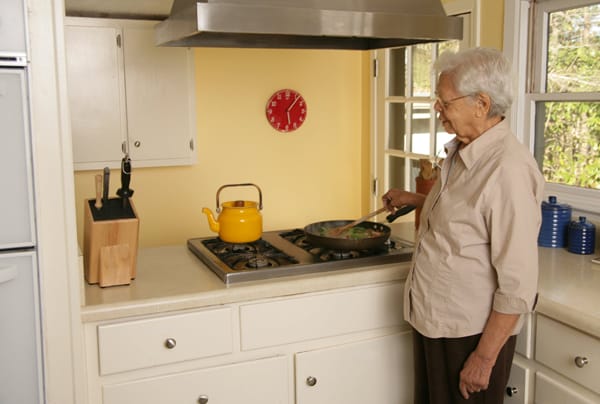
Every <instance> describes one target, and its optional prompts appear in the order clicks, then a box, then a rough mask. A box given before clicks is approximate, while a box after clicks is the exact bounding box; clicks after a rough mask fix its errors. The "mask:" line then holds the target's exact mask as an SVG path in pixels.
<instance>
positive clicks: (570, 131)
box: [538, 5, 600, 189]
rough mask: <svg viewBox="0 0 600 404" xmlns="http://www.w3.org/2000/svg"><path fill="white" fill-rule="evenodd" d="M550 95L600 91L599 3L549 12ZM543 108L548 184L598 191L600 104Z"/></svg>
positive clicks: (546, 105) (559, 104)
mask: <svg viewBox="0 0 600 404" xmlns="http://www.w3.org/2000/svg"><path fill="white" fill-rule="evenodd" d="M547 92H549V93H551V92H554V93H556V92H558V93H560V92H570V93H572V92H600V5H595V6H588V7H580V8H575V9H571V10H566V11H561V12H555V13H552V14H551V16H550V23H549V37H548V69H547ZM543 104H544V108H543V112H544V140H545V148H544V162H543V167H542V171H543V173H544V176H545V178H546V180H547V181H549V182H556V183H561V184H566V185H574V186H578V187H583V188H595V189H600V102H598V101H590V102H558V101H556V102H546V103H543ZM538 111H540V109H538Z"/></svg>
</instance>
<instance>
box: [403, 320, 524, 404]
mask: <svg viewBox="0 0 600 404" xmlns="http://www.w3.org/2000/svg"><path fill="white" fill-rule="evenodd" d="M480 338H481V334H477V335H472V336H469V337H463V338H427V337H425V336H423V335H421V334H419V333H418V332H417V331H413V350H414V370H415V401H414V403H415V404H459V403H466V404H502V403H503V402H504V392H505V389H506V384H507V383H508V377H509V375H510V368H511V365H512V360H513V355H514V353H515V344H516V341H517V337H516V336H514V335H513V336H511V337H510V338H509V339H508V341H507V342H506V344H504V347H502V350H501V351H500V353H499V354H498V359H497V360H496V364H495V365H494V368H493V369H492V374H491V376H490V384H489V386H488V388H487V390H483V391H481V392H479V393H473V394H471V395H470V396H469V399H468V400H465V399H464V398H463V396H462V395H461V394H460V391H459V389H458V381H459V375H460V371H461V370H462V367H463V364H464V363H465V361H466V360H467V358H468V357H469V355H470V354H471V352H473V350H475V347H477V343H478V342H479V339H480Z"/></svg>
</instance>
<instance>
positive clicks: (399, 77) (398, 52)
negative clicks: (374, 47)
mask: <svg viewBox="0 0 600 404" xmlns="http://www.w3.org/2000/svg"><path fill="white" fill-rule="evenodd" d="M406 52H407V48H397V49H390V59H389V63H390V72H394V73H393V74H390V82H389V86H390V88H389V89H388V90H389V95H391V96H403V95H406V75H407V69H406Z"/></svg>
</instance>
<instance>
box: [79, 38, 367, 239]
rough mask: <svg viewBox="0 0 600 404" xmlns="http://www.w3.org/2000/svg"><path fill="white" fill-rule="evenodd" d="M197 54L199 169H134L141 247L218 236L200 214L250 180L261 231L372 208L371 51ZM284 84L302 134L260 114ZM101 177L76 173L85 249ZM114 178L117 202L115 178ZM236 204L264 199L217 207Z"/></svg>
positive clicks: (243, 191) (246, 193)
mask: <svg viewBox="0 0 600 404" xmlns="http://www.w3.org/2000/svg"><path fill="white" fill-rule="evenodd" d="M194 52H195V65H196V91H197V99H196V103H197V145H198V163H197V164H196V165H194V166H188V167H167V168H145V169H143V168H138V169H136V168H135V161H133V162H132V164H133V175H132V182H131V187H132V188H133V189H134V191H135V194H134V196H133V202H134V204H135V206H136V209H137V211H138V215H139V217H140V226H141V227H140V246H142V247H144V246H156V245H168V244H182V243H185V240H186V239H188V238H191V237H205V236H210V235H213V234H214V233H212V232H211V231H210V230H209V228H208V224H207V219H206V217H205V216H203V215H202V214H201V210H202V208H203V207H209V208H211V209H212V210H213V211H214V209H215V207H216V203H215V195H216V191H217V189H218V187H219V186H221V185H224V184H233V183H243V182H252V183H255V184H257V185H258V186H260V187H261V189H262V192H263V204H264V208H263V211H262V215H263V223H264V229H265V230H277V229H285V228H293V227H301V226H304V225H306V224H309V223H312V222H315V221H319V220H330V219H336V218H342V219H343V218H355V217H359V216H360V215H361V213H362V212H363V209H368V206H367V207H366V208H364V207H363V206H361V203H364V201H365V199H364V198H363V197H362V195H364V192H362V189H361V187H362V186H363V183H364V182H365V179H366V178H367V177H368V170H367V174H366V175H367V177H364V175H365V174H364V172H365V166H367V168H368V164H367V163H365V156H367V159H366V161H367V162H368V150H366V151H363V150H361V149H362V148H363V147H367V148H368V144H369V143H368V100H369V94H368V88H369V84H368V83H369V74H368V72H365V71H364V69H368V66H369V63H368V59H369V54H368V52H357V51H317V50H264V49H263V50H260V49H195V50H194ZM365 60H366V62H365ZM288 87H289V88H293V89H296V90H298V91H299V92H300V93H302V95H303V96H304V98H305V100H306V102H307V105H308V115H307V120H306V123H305V124H304V125H303V126H302V127H301V128H300V129H299V130H297V131H296V132H293V133H289V134H282V133H279V132H276V131H275V130H273V129H272V128H271V127H270V126H269V125H268V122H267V120H266V118H265V111H264V108H265V104H266V101H267V99H268V98H269V97H270V96H271V94H272V93H273V92H274V91H275V90H278V89H281V88H288ZM365 92H366V94H365ZM365 114H367V115H366V116H365ZM365 142H366V144H363V143H365ZM97 173H98V172H97V171H86V172H77V173H76V174H75V191H76V192H75V194H76V199H77V200H76V205H77V209H78V212H77V223H78V234H79V242H80V243H81V242H82V234H83V224H82V223H83V220H82V218H83V213H82V208H83V200H84V199H86V198H92V197H93V195H94V187H93V184H94V180H93V177H94V175H95V174H97ZM111 178H112V180H111V190H110V194H111V195H114V194H115V192H116V189H118V188H119V180H118V178H119V173H118V171H114V170H113V172H112V173H111ZM234 199H245V200H258V195H257V192H256V191H255V190H254V189H253V188H228V189H225V190H223V191H222V193H221V202H223V201H229V200H234ZM367 204H368V199H367Z"/></svg>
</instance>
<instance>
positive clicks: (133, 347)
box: [98, 307, 233, 375]
mask: <svg viewBox="0 0 600 404" xmlns="http://www.w3.org/2000/svg"><path fill="white" fill-rule="evenodd" d="M232 329H233V325H232V313H231V308H229V307H225V308H221V309H211V310H203V311H198V312H193V313H184V314H177V315H171V316H166V317H158V318H150V319H142V320H135V321H127V322H123V323H115V324H108V325H101V326H99V327H98V356H99V362H100V363H99V365H100V366H99V367H100V374H102V375H105V374H112V373H118V372H123V371H127V370H134V369H140V368H144V367H149V366H157V365H162V364H167V363H174V362H181V361H184V360H191V359H197V358H204V357H209V356H215V355H223V354H227V353H230V352H232V350H233V331H232Z"/></svg>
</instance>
